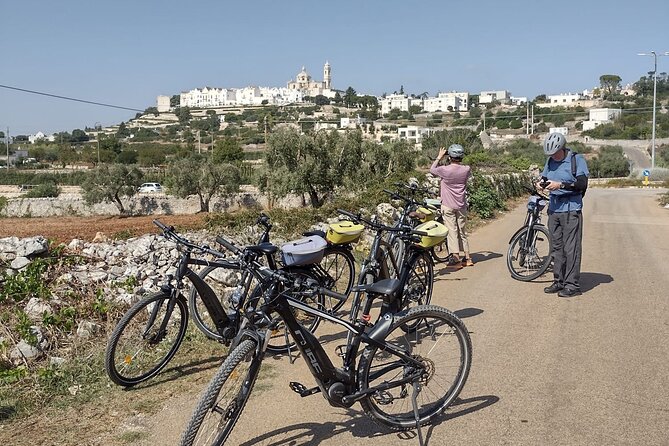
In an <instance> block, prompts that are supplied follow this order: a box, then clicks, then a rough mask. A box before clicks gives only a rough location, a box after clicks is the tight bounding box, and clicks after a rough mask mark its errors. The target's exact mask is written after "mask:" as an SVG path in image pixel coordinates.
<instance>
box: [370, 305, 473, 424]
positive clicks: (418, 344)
mask: <svg viewBox="0 0 669 446" xmlns="http://www.w3.org/2000/svg"><path fill="white" fill-rule="evenodd" d="M406 325H413V326H415V327H416V329H415V330H413V331H412V332H411V333H410V334H408V333H406V332H405V331H404V329H403V328H402V327H404V326H406ZM384 341H385V342H387V343H389V344H392V345H394V346H395V347H397V348H399V349H401V350H402V351H404V352H405V353H406V354H408V355H409V356H411V357H412V358H414V359H417V360H418V361H420V362H421V363H422V364H423V365H424V366H425V369H424V371H423V373H422V374H421V376H420V377H419V379H418V380H417V381H418V384H419V385H420V389H421V390H420V392H419V393H418V395H417V398H416V402H417V405H418V407H417V409H418V418H419V420H420V421H419V422H420V424H421V425H425V424H430V423H431V422H433V421H435V418H436V417H438V416H439V414H440V413H442V412H443V411H444V410H446V408H448V406H449V405H450V404H451V403H452V402H453V401H454V400H455V398H457V396H458V395H459V394H460V391H461V390H462V388H463V386H464V385H465V382H466V381H467V376H468V375H469V369H470V367H471V361H472V344H471V339H470V338H469V333H468V332H467V329H466V328H465V326H464V324H463V323H462V321H461V320H460V319H458V317H457V316H455V315H454V314H453V313H451V312H450V311H448V310H447V309H445V308H442V307H438V306H434V305H427V306H420V307H416V308H412V309H411V310H409V311H408V312H407V313H406V314H405V315H404V316H402V317H400V318H399V319H398V320H396V321H395V322H394V323H393V325H392V327H391V328H390V331H389V332H388V335H387V336H386V337H385V339H384ZM414 371H415V368H414V367H412V366H411V365H409V364H408V363H407V362H406V361H404V360H402V359H400V358H399V357H398V356H395V355H392V354H390V353H389V352H388V351H387V350H385V349H380V348H377V347H374V346H368V347H367V348H365V350H364V351H363V352H362V356H361V358H360V366H359V368H358V382H359V383H360V390H361V391H364V390H367V389H369V388H373V387H375V386H378V385H381V386H383V385H384V384H385V383H389V384H391V385H392V383H393V381H395V380H402V379H403V378H405V377H407V376H409V375H410V374H412V373H413V372H414ZM412 384H413V383H412V382H409V383H405V384H402V385H398V386H397V387H391V388H388V389H386V390H378V391H377V392H375V393H372V394H371V395H370V396H369V397H367V398H365V399H363V400H361V401H360V404H361V405H362V408H363V409H364V411H365V413H366V414H367V415H368V416H370V417H371V418H372V419H373V420H375V421H376V422H377V423H379V424H381V425H383V426H386V427H389V428H390V429H392V430H408V429H413V428H415V427H416V417H415V415H414V406H413V403H412V397H413V396H414V395H413V392H414V388H413V386H412Z"/></svg>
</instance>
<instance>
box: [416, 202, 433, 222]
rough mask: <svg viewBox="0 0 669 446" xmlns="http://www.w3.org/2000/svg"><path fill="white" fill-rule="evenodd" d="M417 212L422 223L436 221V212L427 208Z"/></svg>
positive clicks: (421, 207)
mask: <svg viewBox="0 0 669 446" xmlns="http://www.w3.org/2000/svg"><path fill="white" fill-rule="evenodd" d="M416 212H417V213H418V214H419V218H420V221H422V222H423V223H425V222H426V221H432V220H434V212H433V211H432V210H430V209H428V208H426V207H423V206H420V207H419V208H418V209H416Z"/></svg>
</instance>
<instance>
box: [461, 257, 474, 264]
mask: <svg viewBox="0 0 669 446" xmlns="http://www.w3.org/2000/svg"><path fill="white" fill-rule="evenodd" d="M462 264H463V265H464V266H474V262H472V259H462Z"/></svg>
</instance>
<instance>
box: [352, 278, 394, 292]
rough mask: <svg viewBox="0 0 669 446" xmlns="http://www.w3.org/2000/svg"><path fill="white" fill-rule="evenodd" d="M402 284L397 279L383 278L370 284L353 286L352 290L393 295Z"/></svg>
mask: <svg viewBox="0 0 669 446" xmlns="http://www.w3.org/2000/svg"><path fill="white" fill-rule="evenodd" d="M400 286H401V282H400V281H399V280H397V279H383V280H379V281H378V282H374V283H372V284H369V285H356V286H354V287H353V288H351V291H353V292H355V291H362V292H365V293H373V294H386V295H391V294H394V293H395V292H396V291H397V290H399V288H400Z"/></svg>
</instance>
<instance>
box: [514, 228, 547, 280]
mask: <svg viewBox="0 0 669 446" xmlns="http://www.w3.org/2000/svg"><path fill="white" fill-rule="evenodd" d="M527 232H528V231H527V230H523V231H520V232H518V233H517V234H516V235H515V236H514V237H513V238H512V239H511V243H509V250H508V252H507V254H506V266H507V267H508V268H509V272H510V273H511V277H513V278H514V279H516V280H520V281H523V282H528V281H530V280H534V279H536V278H537V277H539V276H541V275H542V274H543V273H545V272H546V270H547V269H548V266H549V265H550V262H551V241H550V236H549V234H548V229H546V227H545V226H543V225H535V226H534V227H533V231H532V232H533V234H532V241H531V243H530V244H529V247H528V248H525V238H526V237H527Z"/></svg>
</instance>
